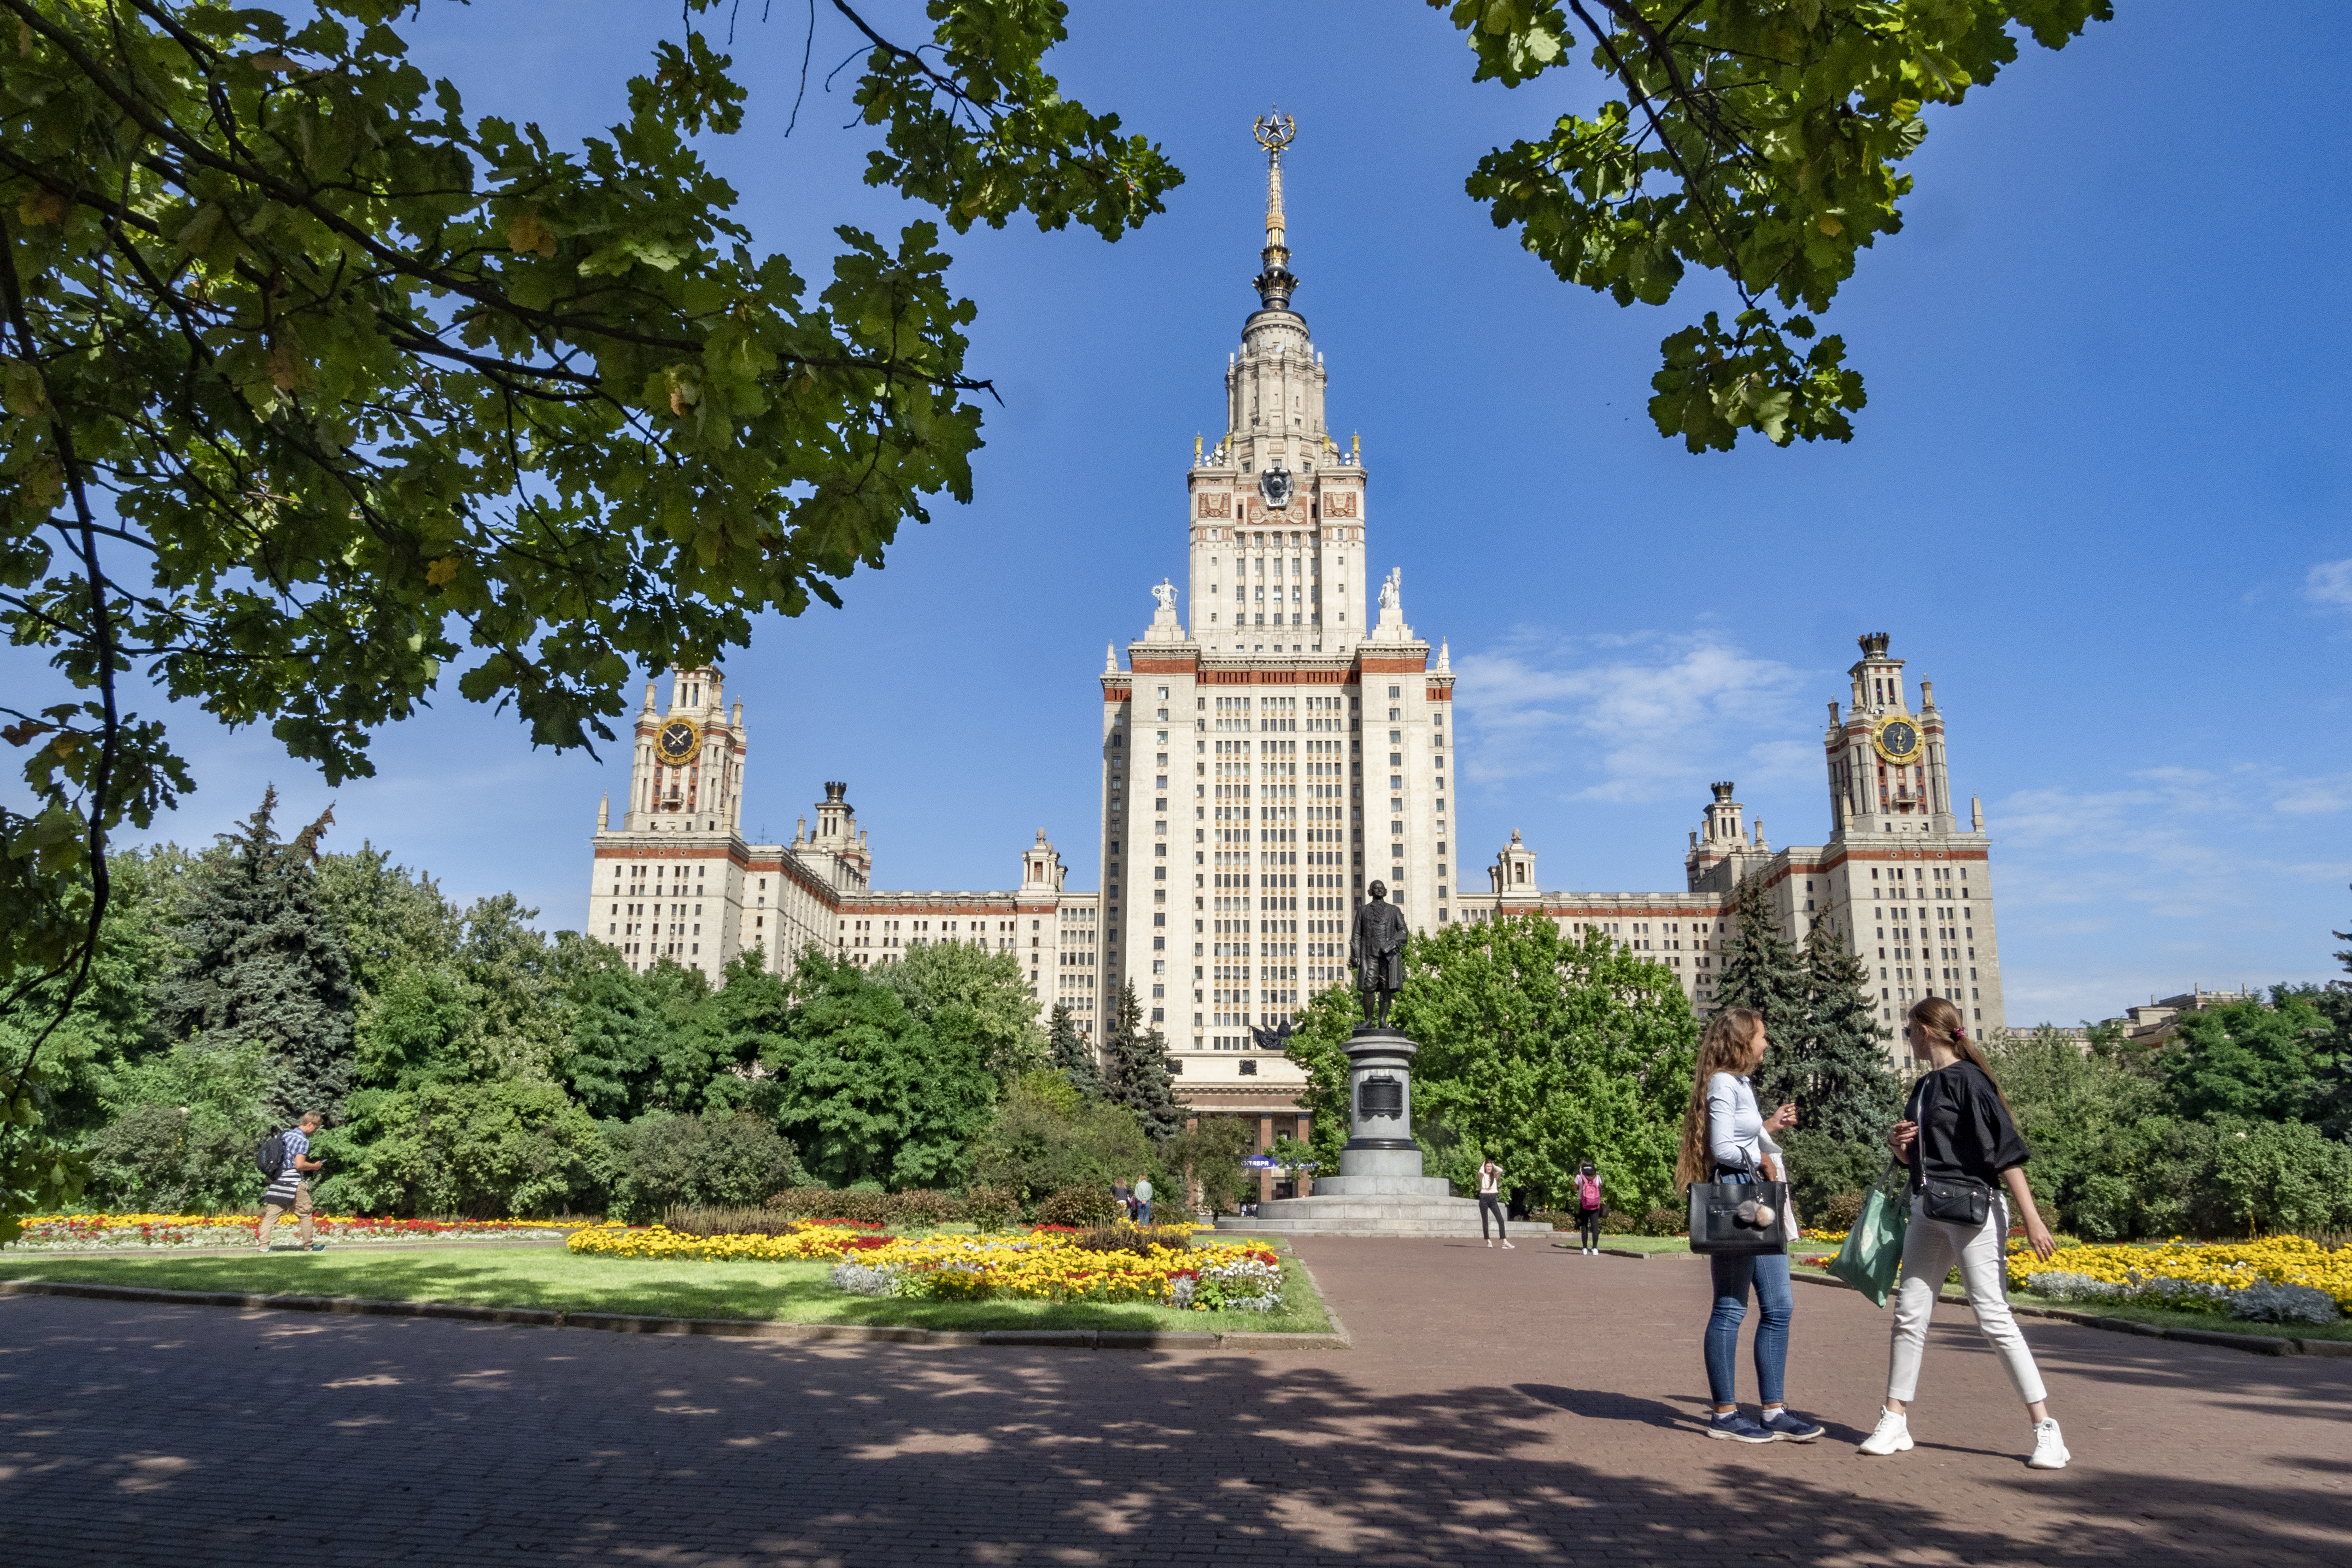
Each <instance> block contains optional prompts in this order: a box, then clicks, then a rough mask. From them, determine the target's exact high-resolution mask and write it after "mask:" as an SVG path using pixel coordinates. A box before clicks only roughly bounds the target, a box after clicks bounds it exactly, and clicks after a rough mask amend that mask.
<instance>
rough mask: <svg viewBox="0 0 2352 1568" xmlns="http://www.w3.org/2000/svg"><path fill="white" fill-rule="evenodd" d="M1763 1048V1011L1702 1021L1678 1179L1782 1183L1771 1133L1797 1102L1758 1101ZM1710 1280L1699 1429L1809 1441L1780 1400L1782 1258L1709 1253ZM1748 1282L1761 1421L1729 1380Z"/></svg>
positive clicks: (1793, 1113) (1728, 1011) (1784, 1309)
mask: <svg viewBox="0 0 2352 1568" xmlns="http://www.w3.org/2000/svg"><path fill="white" fill-rule="evenodd" d="M1768 1048H1769V1045H1768V1043H1767V1041H1766V1040H1765V1038H1764V1018H1763V1016H1762V1015H1761V1014H1759V1013H1757V1012H1755V1011H1754V1010H1752V1009H1750V1008H1747V1007H1727V1008H1725V1009H1724V1010H1723V1011H1722V1012H1720V1013H1717V1015H1716V1016H1714V1018H1713V1019H1711V1020H1709V1022H1708V1024H1707V1026H1706V1036H1705V1037H1703V1038H1702V1039H1701V1040H1700V1041H1699V1046H1698V1071H1697V1073H1696V1075H1695V1077H1694V1079H1693V1081H1692V1083H1691V1099H1690V1110H1688V1111H1687V1112H1686V1113H1685V1115H1684V1117H1683V1139H1682V1152H1681V1155H1680V1157H1679V1158H1678V1159H1677V1160H1676V1161H1675V1184H1677V1185H1680V1186H1685V1187H1687V1186H1688V1185H1689V1184H1691V1183H1693V1182H1755V1181H1763V1182H1780V1181H1786V1180H1788V1175H1787V1166H1786V1165H1785V1164H1784V1163H1782V1161H1781V1158H1780V1144H1779V1143H1778V1142H1775V1141H1774V1140H1773V1137H1772V1134H1774V1133H1775V1132H1785V1131H1788V1130H1789V1129H1790V1128H1791V1127H1794V1126H1795V1125H1796V1124H1797V1108H1796V1107H1795V1106H1794V1105H1793V1104H1790V1105H1783V1106H1781V1107H1780V1108H1779V1109H1778V1110H1774V1111H1773V1112H1772V1114H1771V1115H1769V1116H1766V1115H1765V1114H1764V1113H1763V1111H1762V1110H1761V1109H1760V1108H1759V1107H1758V1105H1757V1103H1756V1090H1755V1089H1754V1088H1753V1087H1752V1086H1751V1085H1750V1084H1749V1082H1748V1075H1749V1074H1751V1073H1753V1072H1754V1071H1755V1070H1756V1069H1757V1068H1759V1067H1760V1066H1762V1065H1763V1062H1764V1053H1765V1051H1766V1050H1767V1049H1768ZM1707 1265H1708V1269H1709V1272H1710V1273H1711V1274H1712V1276H1713V1279H1714V1284H1715V1310H1714V1312H1713V1313H1712V1314H1711V1315H1710V1316H1709V1317H1708V1319H1707V1323H1706V1382H1707V1392H1708V1394H1710V1395H1711V1396H1712V1397H1713V1399H1714V1402H1715V1411H1714V1415H1713V1418H1712V1419H1711V1420H1709V1421H1708V1422H1707V1426H1706V1435H1707V1436H1710V1437H1722V1438H1725V1439H1727V1440H1728V1441H1731V1442H1734V1443H1774V1442H1790V1443H1810V1442H1811V1441H1812V1440H1813V1439H1814V1438H1816V1437H1818V1436H1821V1435H1822V1429H1821V1427H1819V1426H1816V1425H1814V1424H1813V1423H1812V1422H1811V1421H1808V1420H1805V1419H1804V1418H1803V1417H1802V1416H1800V1415H1794V1414H1793V1413H1791V1412H1790V1409H1789V1407H1788V1405H1787V1404H1786V1402H1785V1401H1784V1400H1783V1398H1782V1386H1781V1385H1782V1380H1783V1373H1784V1372H1785V1370H1786V1368H1787V1366H1788V1361H1789V1324H1790V1319H1791V1318H1793V1317H1794V1316H1795V1314H1796V1302H1795V1300H1793V1298H1792V1296H1791V1293H1790V1287H1789V1255H1788V1254H1787V1253H1786V1252H1777V1253H1765V1254H1763V1255H1761V1256H1756V1257H1746V1258H1730V1257H1721V1256H1718V1257H1714V1258H1708V1259H1707ZM1751 1289H1753V1290H1754V1292H1755V1294H1756V1304H1757V1306H1758V1307H1759V1309H1761V1310H1762V1312H1763V1318H1762V1321H1759V1323H1758V1324H1757V1325H1756V1385H1757V1386H1756V1392H1757V1395H1758V1397H1759V1399H1760V1400H1761V1401H1762V1404H1763V1408H1762V1410H1761V1411H1760V1412H1759V1415H1760V1417H1761V1418H1760V1419H1759V1420H1755V1421H1750V1420H1749V1419H1748V1417H1746V1416H1745V1415H1741V1414H1740V1413H1739V1405H1738V1398H1737V1396H1736V1387H1737V1384H1736V1379H1737V1375H1738V1357H1739V1329H1740V1325H1741V1324H1743V1323H1745V1322H1746V1321H1748V1292H1749V1290H1751Z"/></svg>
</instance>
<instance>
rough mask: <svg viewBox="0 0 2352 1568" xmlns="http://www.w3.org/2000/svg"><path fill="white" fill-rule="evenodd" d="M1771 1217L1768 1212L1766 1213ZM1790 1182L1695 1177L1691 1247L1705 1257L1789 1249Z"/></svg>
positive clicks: (1758, 1253)
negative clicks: (1703, 1179)
mask: <svg viewBox="0 0 2352 1568" xmlns="http://www.w3.org/2000/svg"><path fill="white" fill-rule="evenodd" d="M1767 1215H1769V1218H1768V1217H1766V1216H1767ZM1788 1230H1789V1184H1788V1183H1786V1182H1693V1183H1692V1184H1690V1249H1691V1250H1692V1251H1693V1252H1696V1253H1699V1254H1702V1255H1704V1256H1706V1257H1710V1258H1714V1257H1728V1258H1754V1257H1760V1256H1762V1255H1764V1254H1766V1253H1770V1252H1786V1251H1787V1250H1788V1249H1789V1240H1788Z"/></svg>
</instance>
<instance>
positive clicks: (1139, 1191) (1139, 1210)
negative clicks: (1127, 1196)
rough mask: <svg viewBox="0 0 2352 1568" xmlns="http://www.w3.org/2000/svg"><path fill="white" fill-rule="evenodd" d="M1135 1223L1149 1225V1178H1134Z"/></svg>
mask: <svg viewBox="0 0 2352 1568" xmlns="http://www.w3.org/2000/svg"><path fill="white" fill-rule="evenodd" d="M1135 1223H1136V1224H1138V1225H1150V1223H1151V1178H1150V1177H1149V1176H1138V1177H1136V1178H1135Z"/></svg>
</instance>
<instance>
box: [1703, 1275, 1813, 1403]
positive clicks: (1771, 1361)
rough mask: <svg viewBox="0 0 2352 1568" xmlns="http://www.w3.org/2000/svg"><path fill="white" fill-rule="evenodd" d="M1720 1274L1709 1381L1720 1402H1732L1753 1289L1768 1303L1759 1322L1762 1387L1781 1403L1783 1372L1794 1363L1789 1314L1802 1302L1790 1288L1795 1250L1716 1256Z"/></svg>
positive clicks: (1766, 1398)
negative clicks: (1741, 1329)
mask: <svg viewBox="0 0 2352 1568" xmlns="http://www.w3.org/2000/svg"><path fill="white" fill-rule="evenodd" d="M1706 1261H1707V1269H1708V1272H1709V1273H1711V1274H1712V1275H1714V1277H1715V1314H1714V1316H1712V1317H1710V1318H1708V1319H1707V1321H1706V1387H1707V1392H1708V1393H1709V1394H1713V1395H1714V1396H1715V1402H1716V1403H1717V1405H1732V1404H1737V1403H1738V1401H1737V1400H1736V1399H1735V1398H1734V1396H1733V1393H1732V1390H1733V1387H1734V1381H1733V1380H1734V1376H1735V1373H1737V1370H1738V1361H1739V1325H1740V1324H1741V1323H1743V1322H1745V1321H1747V1320H1748V1287H1749V1286H1751V1285H1753V1286H1754V1287H1755V1289H1756V1304H1757V1305H1758V1306H1759V1307H1761V1308H1763V1309H1764V1317H1763V1321H1760V1322H1759V1323H1758V1324H1757V1325H1756V1392H1757V1396H1758V1397H1759V1399H1760V1400H1761V1401H1762V1402H1763V1403H1764V1404H1766V1405H1778V1404H1780V1376H1781V1373H1782V1371H1783V1370H1784V1369H1785V1368H1786V1367H1787V1366H1788V1364H1789V1320H1790V1317H1791V1316H1792V1315H1794V1313H1795V1311H1796V1305H1797V1304H1796V1302H1795V1300H1793V1299H1792V1298H1791V1297H1790V1292H1789V1255H1788V1254H1787V1253H1785V1252H1768V1253H1765V1254H1763V1255H1762V1256H1761V1257H1752V1258H1708V1259H1707V1260H1706Z"/></svg>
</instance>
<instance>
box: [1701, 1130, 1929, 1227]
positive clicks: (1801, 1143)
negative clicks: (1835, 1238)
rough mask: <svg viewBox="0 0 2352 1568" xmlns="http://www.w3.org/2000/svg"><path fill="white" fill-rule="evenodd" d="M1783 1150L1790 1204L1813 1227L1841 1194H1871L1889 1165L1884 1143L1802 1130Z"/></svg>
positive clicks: (1783, 1141) (1784, 1141) (1784, 1138)
mask: <svg viewBox="0 0 2352 1568" xmlns="http://www.w3.org/2000/svg"><path fill="white" fill-rule="evenodd" d="M1780 1147H1781V1148H1782V1149H1783V1150H1785V1151H1786V1152H1787V1153H1788V1156H1789V1159H1788V1168H1789V1198H1790V1202H1792V1203H1794V1204H1795V1205H1797V1213H1798V1214H1799V1215H1801V1216H1803V1218H1804V1219H1805V1222H1806V1223H1807V1224H1809V1225H1811V1224H1820V1223H1823V1222H1822V1221H1820V1220H1818V1219H1816V1217H1815V1216H1817V1215H1826V1214H1827V1213H1828V1212H1829V1206H1830V1205H1831V1204H1832V1202H1834V1201H1835V1200H1836V1198H1837V1196H1838V1194H1841V1193H1866V1192H1868V1191H1869V1190H1870V1188H1871V1184H1873V1183H1874V1182H1876V1181H1877V1180H1878V1179H1879V1177H1880V1176H1882V1175H1883V1174H1885V1171H1886V1166H1887V1161H1888V1153H1887V1149H1886V1145H1885V1144H1884V1143H1855V1142H1847V1141H1844V1140H1843V1139H1837V1138H1832V1137H1829V1136H1828V1135H1827V1134H1825V1133H1820V1132H1808V1131H1804V1130H1803V1129H1801V1128H1800V1129H1799V1130H1797V1131H1794V1132H1787V1133H1783V1134H1782V1135H1781V1137H1780ZM1856 1212H1857V1213H1859V1212H1860V1211H1859V1210H1857V1211H1856ZM1685 1223H1687V1219H1685Z"/></svg>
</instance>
